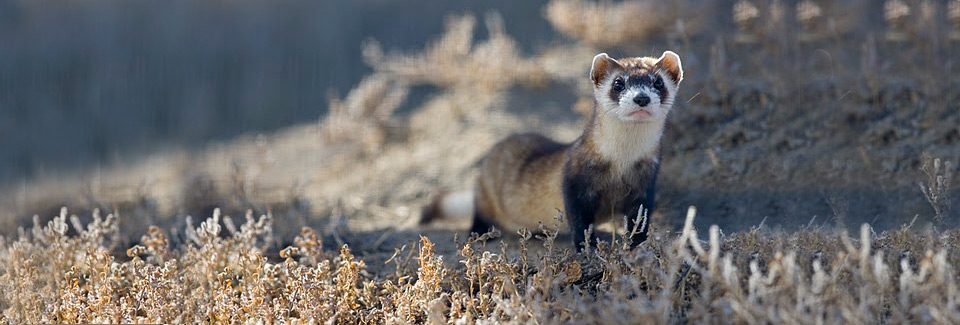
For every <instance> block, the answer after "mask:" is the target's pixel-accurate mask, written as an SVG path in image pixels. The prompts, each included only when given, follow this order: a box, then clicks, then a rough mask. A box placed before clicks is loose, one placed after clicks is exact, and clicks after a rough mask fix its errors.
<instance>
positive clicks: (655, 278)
mask: <svg viewBox="0 0 960 325" xmlns="http://www.w3.org/2000/svg"><path fill="white" fill-rule="evenodd" d="M693 217H694V210H693V209H691V210H690V212H689V213H688V217H687V222H686V225H685V227H684V228H683V231H682V232H681V233H680V234H679V235H671V234H668V233H657V234H655V235H654V236H652V237H651V238H650V240H649V241H648V242H647V243H645V244H643V245H641V246H640V247H639V248H637V249H633V250H631V249H630V248H629V247H628V245H627V244H626V241H623V240H622V237H621V238H617V237H616V236H615V235H614V237H613V238H612V239H610V240H607V239H605V240H602V241H598V242H596V243H595V244H591V247H589V248H588V249H587V251H586V253H584V254H583V255H579V256H578V255H575V254H572V253H571V252H570V250H569V249H568V248H567V246H566V245H562V244H560V243H559V242H558V241H557V240H558V239H557V233H556V232H555V231H553V230H551V229H549V228H544V227H541V229H539V231H538V234H537V235H534V233H532V232H529V231H525V230H524V231H521V232H520V233H518V234H517V235H514V236H515V237H518V238H519V239H518V240H508V241H500V242H499V244H497V243H496V241H495V240H493V239H491V238H495V237H496V236H497V235H498V234H496V233H490V234H485V235H483V236H480V237H471V238H469V239H468V240H467V241H466V242H464V243H460V244H458V247H459V249H458V250H457V256H441V255H439V253H438V252H437V251H436V247H435V244H434V243H433V242H432V241H431V240H430V239H429V238H427V237H422V236H421V237H420V240H419V243H418V244H416V245H415V246H416V247H415V250H414V251H411V252H409V253H405V252H403V249H398V250H397V254H396V256H395V258H394V259H391V260H399V259H402V257H398V256H402V255H408V256H409V255H412V256H414V259H415V264H414V265H407V264H404V263H399V262H398V263H397V268H396V270H395V271H386V268H379V269H381V270H382V271H380V272H379V273H373V272H371V271H370V270H369V269H368V266H367V264H366V263H365V262H364V261H363V256H357V255H355V253H354V252H353V251H352V250H351V249H350V248H349V247H348V246H346V245H344V246H340V247H339V249H338V250H334V251H330V250H324V249H323V240H322V238H320V237H319V236H318V235H317V233H316V232H315V231H314V230H312V229H309V228H304V229H303V231H302V232H301V233H300V235H299V236H297V237H296V238H295V239H294V241H293V244H294V245H293V246H290V247H286V248H284V249H282V250H279V252H277V251H276V250H271V246H273V245H275V240H276V239H275V238H273V236H272V232H271V227H272V225H271V218H270V217H269V216H264V217H261V218H259V219H254V218H253V217H252V216H249V215H248V216H247V220H246V222H245V223H243V224H242V225H240V227H237V226H236V224H234V223H233V221H232V220H231V219H230V218H229V217H226V216H220V215H219V212H215V213H214V215H213V216H212V217H210V218H208V219H207V220H205V221H204V222H202V223H201V224H200V226H199V227H196V228H194V227H193V226H192V225H190V226H188V228H187V229H186V230H185V232H184V234H183V236H182V237H183V238H181V239H171V238H169V237H168V235H167V234H165V233H164V232H163V231H161V230H160V229H159V228H151V230H150V231H149V232H148V233H147V234H146V235H144V236H143V237H142V239H141V243H140V244H139V245H136V246H133V247H132V248H129V249H128V250H126V255H127V258H123V257H117V256H116V255H114V248H115V247H111V245H112V243H113V242H114V241H113V239H114V237H115V236H116V234H117V228H116V221H117V219H116V217H115V216H114V215H110V216H108V217H107V218H105V219H104V218H101V217H100V216H99V215H94V217H93V221H92V222H91V223H89V224H87V225H86V226H85V227H84V225H82V224H81V223H80V222H79V220H78V219H77V218H76V217H75V216H74V217H70V218H68V217H67V213H66V211H65V210H64V211H63V212H62V213H61V215H60V216H59V217H56V218H54V220H53V221H51V222H49V223H48V224H47V225H46V226H43V225H39V224H37V225H35V226H34V228H33V229H32V230H30V231H21V233H20V235H19V236H18V238H15V239H12V238H0V248H2V251H0V286H2V290H0V292H2V293H0V309H2V315H0V322H5V323H6V322H13V323H52V322H58V323H59V322H72V323H85V322H111V323H120V322H123V323H129V322H175V323H227V322H230V323H237V322H242V323H252V322H275V321H289V322H307V323H319V322H324V323H432V324H443V323H448V324H453V323H456V324H472V323H561V322H564V323H565V322H574V323H598V322H599V323H607V324H610V323H637V322H641V323H646V322H649V323H673V322H688V321H693V322H707V323H768V322H773V323H784V322H786V323H808V322H813V323H878V322H896V323H904V322H909V323H918V322H925V323H943V324H946V323H957V322H960V287H958V280H960V278H958V273H957V270H956V269H955V266H956V265H957V263H958V262H960V253H958V252H957V247H958V246H960V233H958V232H957V231H955V230H952V231H947V232H933V231H931V232H926V233H920V232H916V231H913V230H910V229H908V228H903V229H901V230H898V231H892V232H886V233H881V234H874V233H873V232H872V230H871V229H870V227H869V226H867V225H864V226H863V228H862V229H861V233H860V234H859V236H858V238H850V237H849V236H847V235H846V234H845V233H840V234H835V233H828V232H826V231H822V230H815V229H805V230H802V231H799V232H797V233H794V234H779V235H775V234H771V233H767V232H764V231H760V230H755V231H751V232H745V233H740V234H736V235H733V236H725V235H723V234H722V232H721V231H720V229H719V228H718V227H716V226H713V227H711V228H710V229H709V232H708V235H707V240H706V241H702V240H701V239H700V236H699V235H698V232H697V230H696V229H695V228H694V227H693ZM68 219H70V220H71V223H72V227H73V228H72V229H71V228H70V226H68V221H67V220H68ZM224 230H226V231H224ZM175 237H178V238H179V236H175ZM515 237H514V238H515ZM535 237H536V238H537V239H534V238H535ZM178 240H180V241H182V242H180V243H178V244H175V243H173V242H175V241H178ZM507 242H510V243H509V244H508V243H507ZM172 245H173V246H172ZM328 249H329V248H328ZM270 252H273V253H270ZM445 259H455V260H456V262H457V263H454V264H450V263H444V260H445ZM387 262H388V263H389V262H390V261H389V260H388V261H387ZM411 266H412V267H411Z"/></svg>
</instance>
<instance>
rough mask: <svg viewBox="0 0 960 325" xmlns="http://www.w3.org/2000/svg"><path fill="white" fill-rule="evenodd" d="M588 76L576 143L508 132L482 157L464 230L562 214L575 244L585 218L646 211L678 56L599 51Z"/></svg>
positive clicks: (429, 215)
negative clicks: (589, 98) (588, 105)
mask: <svg viewBox="0 0 960 325" xmlns="http://www.w3.org/2000/svg"><path fill="white" fill-rule="evenodd" d="M590 79H591V81H592V82H593V84H594V93H595V105H594V109H593V114H592V116H591V118H590V121H589V123H587V126H586V128H585V129H584V131H583V134H581V136H580V137H579V138H578V139H577V140H576V141H574V142H572V143H568V144H564V143H558V142H556V141H553V140H551V139H549V138H546V137H544V136H542V135H539V134H531V133H527V134H516V135H512V136H510V137H508V138H506V139H504V140H502V141H500V142H499V143H497V144H496V145H494V146H493V148H491V149H490V151H489V152H488V153H487V155H486V156H485V157H484V158H483V160H482V161H481V164H480V175H479V178H478V181H477V184H476V187H475V189H474V193H473V199H474V201H473V211H474V216H473V217H474V225H473V228H472V231H474V232H485V231H486V230H488V227H489V226H497V227H499V228H501V229H503V230H506V231H507V232H515V231H516V230H518V229H520V228H527V229H531V230H535V229H538V228H539V225H540V224H543V225H545V226H554V225H555V220H556V217H557V216H558V215H559V214H561V213H563V214H564V215H565V216H566V218H565V219H566V221H567V224H568V225H569V226H570V229H571V231H572V232H573V235H574V236H573V237H574V241H575V242H577V243H579V242H582V240H584V236H583V234H582V231H583V230H584V229H586V227H588V226H589V225H591V224H594V223H598V222H605V221H608V220H610V219H611V217H622V216H630V217H635V216H637V214H638V212H640V209H641V207H642V208H644V209H647V211H652V210H653V209H654V206H653V203H654V202H653V199H654V192H655V188H656V177H657V173H658V171H659V166H660V138H661V136H662V134H663V126H664V123H665V119H666V116H667V114H668V113H669V111H670V109H671V108H672V105H673V100H674V99H675V97H676V94H675V92H676V91H677V89H678V87H679V83H680V80H682V79H683V70H682V68H681V67H680V60H679V57H678V56H676V54H675V53H673V52H665V53H664V55H663V56H661V57H660V58H659V59H656V58H627V59H621V60H614V59H611V58H610V57H608V56H607V55H606V54H599V55H597V56H596V57H595V58H594V61H593V66H592V69H591V74H590ZM661 80H662V81H663V82H662V83H661V82H660V81H661ZM614 84H616V85H618V86H617V87H614V86H613V85H614ZM442 202H443V199H442V198H441V199H438V200H437V201H435V202H434V204H431V206H430V207H428V208H427V209H426V210H425V216H424V219H427V220H431V219H433V218H434V216H436V215H438V214H440V213H443V211H442V210H443V209H440V208H438V207H439V206H441V205H442ZM629 226H630V225H629V224H628V227H629ZM643 231H644V233H643V234H642V236H638V237H640V238H639V239H637V238H635V242H634V243H638V242H639V241H643V239H645V238H646V231H647V229H646V227H645V226H644V229H643ZM636 240H639V241H636Z"/></svg>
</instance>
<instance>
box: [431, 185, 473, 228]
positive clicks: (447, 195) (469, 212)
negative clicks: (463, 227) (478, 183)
mask: <svg viewBox="0 0 960 325" xmlns="http://www.w3.org/2000/svg"><path fill="white" fill-rule="evenodd" d="M473 204H474V203H473V191H458V192H447V191H443V192H440V194H439V195H437V196H436V197H435V198H434V199H433V202H431V203H430V204H428V205H427V206H425V207H424V208H423V212H422V213H421V215H420V224H421V225H425V224H428V223H431V222H434V221H437V220H463V219H470V218H473V208H474V207H473Z"/></svg>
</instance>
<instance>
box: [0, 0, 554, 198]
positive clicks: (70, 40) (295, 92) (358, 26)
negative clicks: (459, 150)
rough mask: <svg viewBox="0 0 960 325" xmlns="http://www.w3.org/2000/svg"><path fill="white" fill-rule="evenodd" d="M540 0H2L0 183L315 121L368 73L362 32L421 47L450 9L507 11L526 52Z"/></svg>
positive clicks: (542, 31) (543, 26)
mask: <svg viewBox="0 0 960 325" xmlns="http://www.w3.org/2000/svg"><path fill="white" fill-rule="evenodd" d="M543 4H544V1H524V2H514V1H466V2H464V1H456V2H451V1H442V0H429V1H420V2H417V4H416V5H411V3H409V2H405V1H383V0H378V1H301V0H281V1H247V0H241V1H188V0H173V1H136V2H130V1H109V0H95V1H70V2H64V1H45V0H41V1H3V2H0V148H3V150H0V188H2V187H4V185H11V184H18V183H20V182H24V181H30V180H32V179H34V178H36V177H38V176H45V175H47V176H50V175H62V174H65V173H75V172H81V171H85V170H89V169H91V168H95V167H96V166H98V165H99V164H103V165H110V164H117V163H121V164H123V163H129V162H131V160H135V158H137V157H139V156H142V155H144V154H148V153H151V152H154V151H157V150H160V149H163V148H167V149H170V148H184V147H186V148H193V149H197V148H200V147H201V145H203V144H205V143H207V142H208V141H211V140H226V139H230V138H232V137H234V136H237V135H240V134H243V133H255V132H268V131H272V130H277V129H278V128H281V127H285V126H289V125H292V124H296V123H303V122H307V121H315V120H317V119H319V118H320V117H322V116H323V114H324V113H325V112H326V111H327V99H328V97H329V93H328V92H332V93H333V94H341V95H342V94H344V93H345V92H346V91H348V90H349V89H350V88H351V87H353V85H355V84H356V83H357V82H359V80H360V79H361V77H363V76H364V75H366V74H368V73H370V68H369V67H368V66H367V65H365V64H364V63H363V60H362V57H361V56H360V53H361V46H362V44H363V41H364V40H367V39H377V40H379V41H380V42H381V43H382V44H383V45H384V46H386V47H387V48H390V49H401V50H411V49H416V48H420V47H422V44H423V43H425V42H426V41H427V40H429V39H430V38H431V37H432V36H434V35H437V34H439V33H441V32H442V31H443V21H444V17H445V15H447V14H450V13H457V12H467V11H470V12H477V13H484V12H487V11H489V10H493V9H497V8H501V9H507V10H501V12H502V14H503V15H504V17H505V20H506V21H507V25H508V27H509V28H511V29H513V30H517V31H523V32H522V33H517V35H513V36H514V37H516V39H517V41H518V44H521V46H522V47H523V48H524V50H525V51H532V50H534V49H536V48H538V47H541V46H543V45H545V44H547V43H548V42H550V41H551V40H552V39H553V38H554V33H553V31H552V29H551V28H550V26H549V24H548V23H547V22H546V21H545V20H543V19H541V18H540V10H541V7H542V6H543ZM530 18H532V19H530ZM421 97H422V96H421ZM408 109H409V108H408Z"/></svg>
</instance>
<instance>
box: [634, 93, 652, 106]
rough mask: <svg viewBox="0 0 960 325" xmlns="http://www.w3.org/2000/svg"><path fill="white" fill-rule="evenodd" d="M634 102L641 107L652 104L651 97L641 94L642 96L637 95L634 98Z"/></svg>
mask: <svg viewBox="0 0 960 325" xmlns="http://www.w3.org/2000/svg"><path fill="white" fill-rule="evenodd" d="M633 102H634V103H637V105H640V106H647V104H650V97H649V96H647V95H643V94H640V95H637V97H634V98H633Z"/></svg>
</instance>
